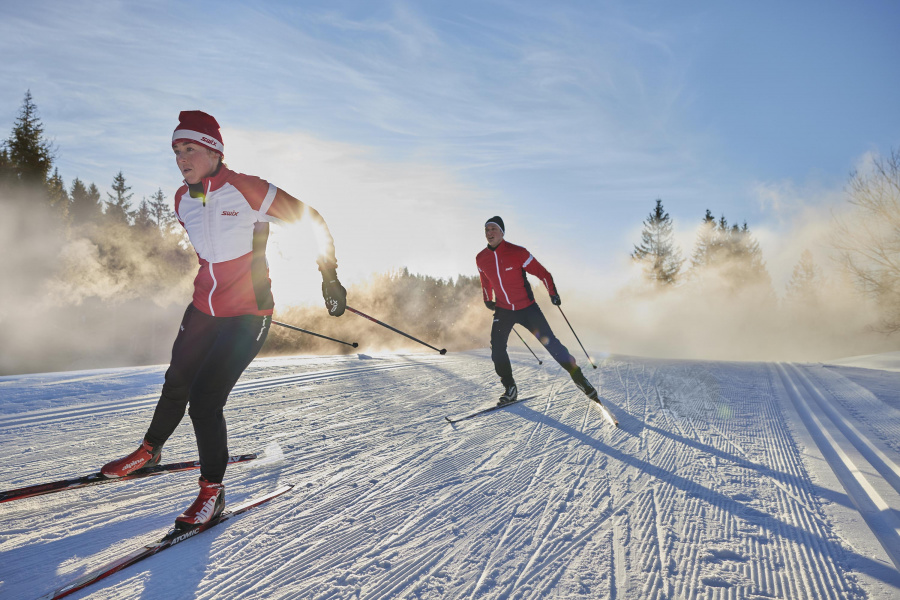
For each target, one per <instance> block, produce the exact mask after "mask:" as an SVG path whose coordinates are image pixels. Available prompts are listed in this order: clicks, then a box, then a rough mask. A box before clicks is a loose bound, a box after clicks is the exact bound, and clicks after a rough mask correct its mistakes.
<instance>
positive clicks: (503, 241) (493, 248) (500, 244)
mask: <svg viewBox="0 0 900 600" xmlns="http://www.w3.org/2000/svg"><path fill="white" fill-rule="evenodd" d="M505 243H506V240H500V243H499V244H497V245H496V246H494V247H491V245H490V244H488V245H487V249H488V250H490V251H491V252H496V251H497V248H499V247H500V246H502V245H503V244H505Z"/></svg>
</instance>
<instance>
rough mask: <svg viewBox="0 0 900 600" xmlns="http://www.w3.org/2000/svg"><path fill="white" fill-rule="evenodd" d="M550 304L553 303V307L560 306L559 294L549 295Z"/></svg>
mask: <svg viewBox="0 0 900 600" xmlns="http://www.w3.org/2000/svg"><path fill="white" fill-rule="evenodd" d="M550 302H552V303H553V306H559V305H560V304H562V300H560V299H559V294H550Z"/></svg>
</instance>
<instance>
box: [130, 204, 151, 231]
mask: <svg viewBox="0 0 900 600" xmlns="http://www.w3.org/2000/svg"><path fill="white" fill-rule="evenodd" d="M134 226H135V227H136V228H138V229H140V230H141V231H150V230H151V229H157V225H156V220H155V219H154V218H153V210H152V209H151V208H150V202H148V201H147V199H146V198H144V199H142V200H141V203H140V205H138V209H137V211H135V213H134Z"/></svg>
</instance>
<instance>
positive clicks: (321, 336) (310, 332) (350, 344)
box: [272, 320, 359, 348]
mask: <svg viewBox="0 0 900 600" xmlns="http://www.w3.org/2000/svg"><path fill="white" fill-rule="evenodd" d="M272 324H273V325H280V326H281V327H286V328H287V329H293V330H294V331H299V332H301V333H307V334H309V335H314V336H316V337H320V338H323V339H326V340H331V341H332V342H337V343H338V344H345V345H347V346H353V347H354V348H358V347H359V344H357V343H356V342H345V341H343V340H336V339H334V338H333V337H328V336H327V335H322V334H321V333H313V332H312V331H307V330H306V329H300V328H299V327H294V326H293V325H288V324H287V323H282V322H280V321H275V320H273V321H272Z"/></svg>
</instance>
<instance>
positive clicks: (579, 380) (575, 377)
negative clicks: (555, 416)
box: [570, 367, 597, 401]
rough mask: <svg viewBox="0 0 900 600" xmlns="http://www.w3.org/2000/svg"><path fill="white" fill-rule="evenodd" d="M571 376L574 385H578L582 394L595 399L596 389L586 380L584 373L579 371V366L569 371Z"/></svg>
mask: <svg viewBox="0 0 900 600" xmlns="http://www.w3.org/2000/svg"><path fill="white" fill-rule="evenodd" d="M570 375H571V376H572V381H574V382H575V385H577V386H578V389H579V390H581V391H582V392H584V395H585V396H587V397H588V398H590V399H591V400H595V401H596V400H597V390H595V389H594V386H592V385H591V382H590V381H588V380H587V377H585V376H584V373H582V372H581V367H575V368H574V369H572V371H571V372H570Z"/></svg>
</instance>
